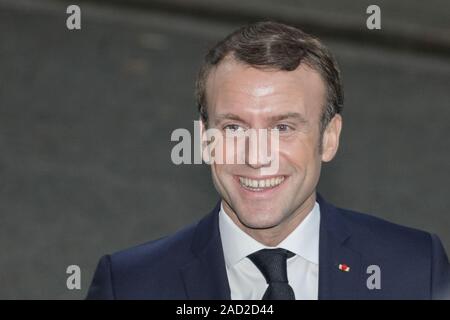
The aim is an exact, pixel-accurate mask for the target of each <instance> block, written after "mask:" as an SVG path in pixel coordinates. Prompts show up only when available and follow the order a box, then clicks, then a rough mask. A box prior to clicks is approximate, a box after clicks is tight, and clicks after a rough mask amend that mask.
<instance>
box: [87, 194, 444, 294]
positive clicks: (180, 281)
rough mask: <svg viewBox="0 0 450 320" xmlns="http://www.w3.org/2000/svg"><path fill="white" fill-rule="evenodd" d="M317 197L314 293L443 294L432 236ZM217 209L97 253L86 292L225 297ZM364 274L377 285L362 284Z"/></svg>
mask: <svg viewBox="0 0 450 320" xmlns="http://www.w3.org/2000/svg"><path fill="white" fill-rule="evenodd" d="M317 201H318V203H319V205H320V213H321V221H320V242H319V299H450V289H449V288H450V266H449V262H448V258H447V256H446V254H445V251H444V249H443V247H442V244H441V242H440V240H439V239H438V237H437V236H435V235H432V234H429V233H426V232H423V231H418V230H414V229H410V228H406V227H402V226H399V225H396V224H392V223H389V222H386V221H384V220H381V219H378V218H375V217H372V216H368V215H365V214H361V213H357V212H353V211H349V210H344V209H338V208H336V207H334V206H333V205H331V204H329V203H327V202H326V201H325V200H324V199H323V198H322V197H321V196H320V195H318V196H317ZM219 209H220V205H219V204H218V205H217V206H216V208H215V209H214V210H213V211H212V212H211V213H210V214H209V215H207V216H206V217H205V218H203V219H202V220H200V222H198V223H196V224H194V225H191V226H189V227H186V228H185V229H183V230H181V231H179V232H177V233H175V234H174V235H172V236H169V237H166V238H162V239H159V240H156V241H153V242H149V243H146V244H143V245H140V246H137V247H134V248H131V249H128V250H124V251H122V252H119V253H115V254H113V255H106V256H104V257H103V258H102V259H101V260H100V262H99V264H98V267H97V270H96V272H95V275H94V279H93V281H92V284H91V287H90V289H89V293H88V296H87V298H88V299H230V288H229V284H228V279H227V273H226V269H225V261H224V255H223V250H222V244H221V240H220V234H219V224H218V212H219ZM237 245H238V244H237ZM340 264H341V265H343V264H345V265H347V266H348V267H350V269H349V271H348V272H345V271H342V270H341V269H342V267H341V268H339V265H340ZM373 265H375V266H378V267H379V270H378V271H379V272H378V271H375V272H376V275H375V274H374V273H373V272H374V271H373V269H372V268H373V267H370V268H369V266H373ZM368 268H369V270H368ZM375 268H376V267H375ZM371 276H372V278H370V279H369V277H371ZM375 276H379V278H378V279H375V278H374V277H375ZM368 280H369V283H372V284H374V283H375V282H374V281H377V280H379V282H378V284H379V288H376V287H375V288H372V287H373V286H372V287H371V286H369V287H371V288H372V289H369V287H368V286H367V282H368Z"/></svg>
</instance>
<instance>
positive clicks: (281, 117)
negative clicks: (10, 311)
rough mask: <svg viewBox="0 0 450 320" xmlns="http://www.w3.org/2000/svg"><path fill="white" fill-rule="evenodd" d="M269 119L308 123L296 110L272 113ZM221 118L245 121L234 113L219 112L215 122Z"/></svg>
mask: <svg viewBox="0 0 450 320" xmlns="http://www.w3.org/2000/svg"><path fill="white" fill-rule="evenodd" d="M269 119H270V121H271V122H276V121H281V120H289V119H293V120H296V121H298V122H299V123H301V124H308V120H306V119H305V117H304V116H303V115H302V114H300V113H298V112H287V113H283V114H279V115H274V116H271V117H269ZM223 120H236V121H240V122H244V123H245V122H246V121H245V120H243V119H242V118H241V117H239V116H238V115H236V114H234V113H221V114H218V115H217V116H216V123H218V122H220V121H223Z"/></svg>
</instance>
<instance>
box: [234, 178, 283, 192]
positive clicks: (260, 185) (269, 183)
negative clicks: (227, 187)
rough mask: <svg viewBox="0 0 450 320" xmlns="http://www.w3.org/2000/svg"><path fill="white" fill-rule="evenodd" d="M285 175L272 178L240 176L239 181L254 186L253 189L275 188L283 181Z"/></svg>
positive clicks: (246, 185)
mask: <svg viewBox="0 0 450 320" xmlns="http://www.w3.org/2000/svg"><path fill="white" fill-rule="evenodd" d="M283 180H284V177H283V176H281V177H276V178H270V179H259V180H256V179H250V178H243V177H239V181H240V183H241V185H243V186H244V187H247V188H253V189H267V188H273V187H276V186H277V185H279V184H280V183H281V182H283Z"/></svg>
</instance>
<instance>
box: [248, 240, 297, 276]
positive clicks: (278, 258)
mask: <svg viewBox="0 0 450 320" xmlns="http://www.w3.org/2000/svg"><path fill="white" fill-rule="evenodd" d="M294 255H295V254H294V253H292V252H290V251H289V250H286V249H281V248H278V249H262V250H259V251H256V252H254V253H252V254H251V255H249V256H248V258H249V259H250V260H251V261H252V262H253V263H254V264H255V266H256V267H257V268H258V269H259V271H261V273H262V274H263V276H264V278H266V281H267V283H268V284H270V283H276V282H286V283H287V282H288V278H287V266H286V265H287V263H286V261H287V259H289V258H291V257H293V256H294Z"/></svg>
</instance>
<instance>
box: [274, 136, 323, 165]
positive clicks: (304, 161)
mask: <svg viewBox="0 0 450 320" xmlns="http://www.w3.org/2000/svg"><path fill="white" fill-rule="evenodd" d="M319 156H320V155H319V148H318V145H317V143H316V142H315V141H313V139H307V138H306V137H305V138H303V139H301V138H298V139H295V140H292V141H283V142H281V143H280V159H281V161H283V159H284V161H285V162H286V164H287V165H291V166H294V167H298V168H302V169H304V168H306V167H308V166H309V165H311V164H313V163H316V162H317V160H318V159H319Z"/></svg>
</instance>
